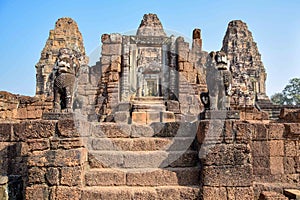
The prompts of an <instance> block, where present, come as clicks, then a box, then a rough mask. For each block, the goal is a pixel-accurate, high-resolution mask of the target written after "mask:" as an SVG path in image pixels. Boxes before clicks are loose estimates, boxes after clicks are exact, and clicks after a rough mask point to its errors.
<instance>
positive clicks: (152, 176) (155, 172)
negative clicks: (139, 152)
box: [126, 168, 200, 186]
mask: <svg viewBox="0 0 300 200" xmlns="http://www.w3.org/2000/svg"><path fill="white" fill-rule="evenodd" d="M199 178H200V171H199V169H197V168H173V169H172V168H169V169H168V168H165V169H148V170H146V171H145V170H140V171H139V170H136V171H129V172H127V175H126V180H127V181H126V184H127V185H130V186H167V185H198V184H199V181H200V179H199Z"/></svg>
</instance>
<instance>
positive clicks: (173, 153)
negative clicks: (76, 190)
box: [82, 123, 200, 200]
mask: <svg viewBox="0 0 300 200" xmlns="http://www.w3.org/2000/svg"><path fill="white" fill-rule="evenodd" d="M196 127H197V125H196V123H153V124H151V126H148V125H137V124H133V125H128V124H115V123H102V124H100V125H99V124H98V125H96V124H95V126H94V130H93V133H92V137H90V139H89V141H88V145H87V148H88V149H89V153H88V161H89V165H88V166H87V170H86V173H85V187H84V189H83V191H82V199H93V200H94V199H164V200H165V199H172V200H174V199H198V198H199V191H200V167H199V166H198V165H199V162H198V153H197V151H196V150H195V149H196V148H195V146H194V139H195V134H196V130H197V129H196Z"/></svg>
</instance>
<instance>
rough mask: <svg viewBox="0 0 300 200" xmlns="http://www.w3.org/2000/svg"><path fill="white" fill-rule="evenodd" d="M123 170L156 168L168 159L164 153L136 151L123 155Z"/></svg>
mask: <svg viewBox="0 0 300 200" xmlns="http://www.w3.org/2000/svg"><path fill="white" fill-rule="evenodd" d="M123 156H124V163H123V167H124V168H157V167H159V166H161V164H162V162H163V161H164V160H166V159H167V158H168V153H167V152H165V151H154V152H148V151H138V152H126V153H124V155H123Z"/></svg>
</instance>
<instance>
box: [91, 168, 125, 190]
mask: <svg viewBox="0 0 300 200" xmlns="http://www.w3.org/2000/svg"><path fill="white" fill-rule="evenodd" d="M85 182H86V185H88V186H120V185H125V184H126V173H125V172H124V171H121V170H118V169H97V170H91V171H89V172H87V173H86V175H85Z"/></svg>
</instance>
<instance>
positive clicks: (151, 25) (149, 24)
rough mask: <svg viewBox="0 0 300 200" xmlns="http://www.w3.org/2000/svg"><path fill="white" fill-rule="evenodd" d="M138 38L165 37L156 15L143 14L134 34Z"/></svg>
mask: <svg viewBox="0 0 300 200" xmlns="http://www.w3.org/2000/svg"><path fill="white" fill-rule="evenodd" d="M136 34H137V35H138V36H166V33H165V32H164V29H163V27H162V24H161V22H160V21H159V19H158V17H157V15H156V14H151V13H150V14H145V15H144V17H143V20H142V21H141V24H140V27H139V28H138V30H137V33H136Z"/></svg>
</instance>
